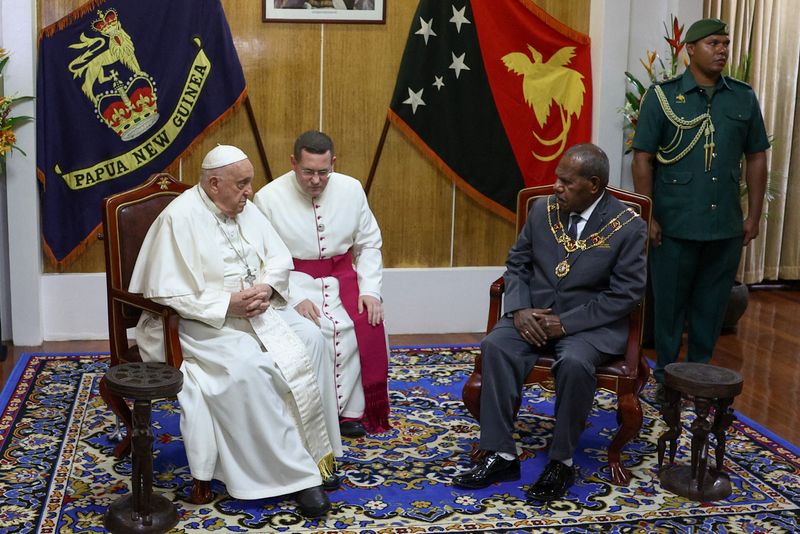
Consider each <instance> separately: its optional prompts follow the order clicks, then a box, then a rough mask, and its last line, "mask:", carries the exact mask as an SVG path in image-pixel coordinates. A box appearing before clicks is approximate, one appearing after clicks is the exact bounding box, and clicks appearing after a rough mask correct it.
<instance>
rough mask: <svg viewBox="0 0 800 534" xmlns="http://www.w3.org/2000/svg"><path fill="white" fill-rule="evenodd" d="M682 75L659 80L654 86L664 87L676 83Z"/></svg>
mask: <svg viewBox="0 0 800 534" xmlns="http://www.w3.org/2000/svg"><path fill="white" fill-rule="evenodd" d="M681 76H682V75H680V74H679V75H677V76H673V77H672V78H667V79H666V80H659V81H657V82H656V85H665V84H668V83H672V82H676V81H678V80H680V79H681Z"/></svg>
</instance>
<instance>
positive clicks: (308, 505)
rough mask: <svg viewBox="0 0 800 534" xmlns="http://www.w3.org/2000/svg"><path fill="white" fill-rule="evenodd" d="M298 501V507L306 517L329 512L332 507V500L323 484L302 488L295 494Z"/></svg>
mask: <svg viewBox="0 0 800 534" xmlns="http://www.w3.org/2000/svg"><path fill="white" fill-rule="evenodd" d="M294 500H295V501H297V509H298V511H299V512H300V513H301V514H302V515H303V516H304V517H319V516H322V515H325V514H327V513H328V510H330V509H331V501H329V500H328V495H327V494H326V493H325V491H324V490H323V489H322V486H314V487H313V488H306V489H304V490H300V491H298V492H297V494H296V495H295V496H294Z"/></svg>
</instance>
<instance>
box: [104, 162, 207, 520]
mask: <svg viewBox="0 0 800 534" xmlns="http://www.w3.org/2000/svg"><path fill="white" fill-rule="evenodd" d="M189 187H191V186H190V185H189V184H185V183H182V182H178V181H176V180H175V179H174V178H173V177H172V176H170V175H169V174H166V173H161V174H154V175H153V176H151V177H150V178H149V179H148V180H147V181H146V182H144V183H143V184H142V185H140V186H138V187H135V188H133V189H130V190H128V191H124V192H122V193H118V194H116V195H112V196H110V197H108V198H106V199H104V200H103V207H102V210H103V243H104V249H105V256H106V288H107V294H108V335H109V341H110V344H111V365H112V366H114V365H119V364H121V363H126V362H138V361H141V357H140V355H139V347H138V346H136V345H135V344H134V345H129V344H128V333H127V330H128V329H129V328H133V327H135V326H136V323H137V322H138V321H139V316H140V315H141V314H142V311H143V310H147V311H149V312H152V313H154V314H156V315H160V316H161V318H162V321H163V323H164V350H165V355H164V357H165V362H166V364H167V365H169V366H171V367H175V368H176V369H179V368H180V366H181V363H182V362H183V355H182V352H181V345H180V340H179V339H178V321H179V319H180V316H179V315H178V314H177V313H176V312H175V311H174V310H173V309H172V308H170V307H168V306H163V305H161V304H158V303H156V302H153V301H152V300H149V299H146V298H144V297H143V296H142V295H141V294H137V293H130V292H129V291H128V285H129V283H130V280H131V274H132V273H133V266H134V265H135V264H136V258H137V257H138V256H139V249H141V247H142V242H143V241H144V238H145V235H146V234H147V231H148V230H149V229H150V225H151V224H152V223H153V221H154V220H155V219H156V217H158V215H159V214H160V213H161V212H162V211H163V210H164V208H165V207H166V206H167V205H168V204H169V203H170V202H172V201H173V200H174V199H175V198H176V197H177V196H178V195H180V194H181V193H182V192H183V191H185V190H187V189H189ZM100 395H101V396H102V397H103V400H104V401H105V402H106V404H107V405H108V407H109V408H110V409H111V411H112V412H114V414H116V416H117V417H118V418H119V419H120V420H121V421H122V423H123V424H124V425H125V427H126V430H127V432H126V435H125V437H124V438H123V439H122V440H121V441H120V442H119V444H118V445H117V446H116V447H115V448H114V456H116V457H117V458H120V457H122V456H124V455H126V454H128V453H129V452H130V448H131V429H132V428H133V425H132V420H131V410H130V408H129V407H128V405H127V403H126V402H125V400H124V399H123V398H122V397H119V396H117V395H115V394H113V393H111V392H110V391H109V390H108V387H107V386H106V383H105V378H104V379H103V380H102V381H101V382H100ZM206 499H207V500H206ZM210 500H211V491H210V487H209V483H208V482H204V481H199V480H195V481H194V483H193V486H192V502H195V503H196V504H201V503H203V502H209V501H210Z"/></svg>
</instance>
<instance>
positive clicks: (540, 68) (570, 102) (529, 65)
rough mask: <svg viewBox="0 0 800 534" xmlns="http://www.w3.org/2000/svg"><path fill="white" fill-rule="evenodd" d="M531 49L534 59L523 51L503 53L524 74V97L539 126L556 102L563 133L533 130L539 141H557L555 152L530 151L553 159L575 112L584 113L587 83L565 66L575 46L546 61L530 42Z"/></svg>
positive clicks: (509, 66)
mask: <svg viewBox="0 0 800 534" xmlns="http://www.w3.org/2000/svg"><path fill="white" fill-rule="evenodd" d="M528 50H529V51H530V54H531V58H533V61H531V59H530V58H528V56H527V55H525V53H523V52H511V53H509V54H506V55H505V56H503V63H504V64H505V66H506V68H507V69H508V70H509V71H513V72H515V73H517V74H519V75H521V76H522V77H523V78H522V95H523V96H524V97H525V102H526V103H527V104H528V105H529V106H530V107H531V109H533V113H534V115H536V121H537V122H538V123H539V127H540V128H544V125H545V124H546V123H547V119H548V118H549V116H550V107H551V106H552V103H553V102H555V103H556V104H557V105H558V107H559V110H560V114H561V126H562V128H561V133H560V134H558V135H557V136H555V137H554V138H552V139H543V138H542V137H541V136H539V135H538V134H537V133H536V132H535V131H531V133H532V134H533V136H534V137H535V138H536V140H537V141H538V142H539V143H540V144H542V145H544V146H546V147H552V146H556V145H558V148H557V149H556V152H554V153H553V154H549V155H542V154H538V153H537V152H536V151H535V150H532V151H531V153H532V154H533V156H534V157H535V158H536V159H538V160H540V161H552V160H554V159H556V158H557V157H558V156H560V155H561V153H562V152H563V151H564V148H565V147H566V144H567V134H569V130H570V126H571V125H572V115H575V118H576V119H577V118H579V117H580V116H581V109H582V108H583V95H584V93H585V92H586V86H585V85H584V83H583V75H582V74H581V73H579V72H578V71H575V70H573V69H570V68H568V67H567V66H566V65H567V64H568V63H569V62H570V60H571V59H572V58H573V57H574V56H575V47H574V46H565V47H564V48H562V49H560V50H558V51H557V52H556V53H555V54H553V55H552V56H551V57H550V59H549V60H548V61H546V62H545V61H543V57H542V54H541V52H539V51H538V50H536V49H535V48H534V47H532V46H531V45H528Z"/></svg>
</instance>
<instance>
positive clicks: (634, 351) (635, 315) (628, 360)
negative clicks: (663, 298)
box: [625, 303, 643, 377]
mask: <svg viewBox="0 0 800 534" xmlns="http://www.w3.org/2000/svg"><path fill="white" fill-rule="evenodd" d="M642 361H643V356H642V304H641V303H639V304H637V305H636V308H634V310H633V311H632V312H631V315H630V321H629V323H628V342H627V345H626V347H625V368H626V371H627V375H628V376H630V377H635V376H636V375H637V374H638V372H639V365H640V364H641V362H642Z"/></svg>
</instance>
